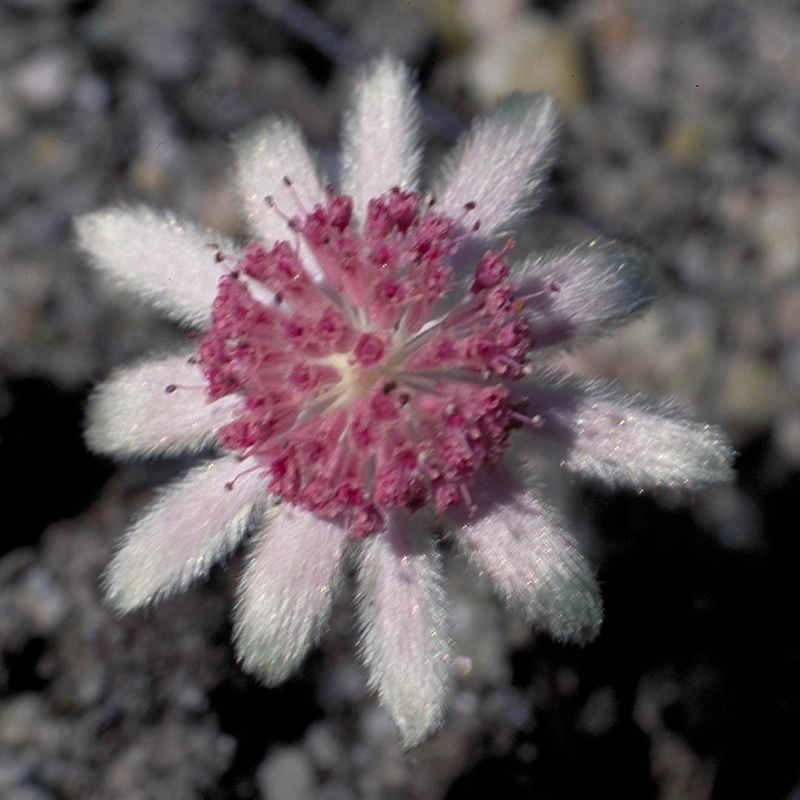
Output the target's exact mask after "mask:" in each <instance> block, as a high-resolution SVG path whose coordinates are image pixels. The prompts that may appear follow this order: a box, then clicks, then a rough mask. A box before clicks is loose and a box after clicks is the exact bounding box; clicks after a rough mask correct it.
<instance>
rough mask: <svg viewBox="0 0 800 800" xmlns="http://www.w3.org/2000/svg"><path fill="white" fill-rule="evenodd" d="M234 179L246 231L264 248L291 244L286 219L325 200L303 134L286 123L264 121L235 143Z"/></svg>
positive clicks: (291, 235) (279, 120) (274, 120)
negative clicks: (272, 203)
mask: <svg viewBox="0 0 800 800" xmlns="http://www.w3.org/2000/svg"><path fill="white" fill-rule="evenodd" d="M236 177H237V182H238V187H239V192H240V195H241V200H242V203H243V206H244V212H245V216H246V218H247V223H248V226H249V228H250V230H251V231H252V233H253V234H254V235H255V236H258V237H260V238H261V239H263V241H264V242H265V243H266V244H273V243H274V242H277V241H282V240H286V239H288V240H290V241H293V240H294V234H293V233H292V231H291V230H290V229H289V226H288V224H287V220H286V216H287V215H288V216H289V217H294V216H295V215H298V214H300V215H304V214H305V213H307V212H310V211H312V210H313V208H314V206H315V205H316V204H317V203H322V202H324V200H325V192H324V189H323V186H322V183H321V182H320V178H319V172H318V169H317V165H316V163H315V161H314V159H313V157H312V156H311V154H310V153H309V150H308V148H307V147H306V143H305V140H304V138H303V135H302V133H301V132H300V130H299V128H298V127H297V126H296V125H295V124H294V123H292V122H289V121H287V120H283V119H271V120H268V121H267V122H265V123H263V124H262V125H261V126H260V127H259V128H257V129H255V130H254V131H253V132H251V133H250V134H249V135H246V136H245V137H244V138H243V139H242V140H241V141H239V143H238V144H237V146H236ZM286 178H288V179H289V181H290V182H291V185H290V186H289V185H287V184H286V181H285V179H286ZM267 196H270V197H272V198H273V202H274V206H272V207H271V206H270V205H269V204H268V203H267V202H266V201H265V199H264V198H265V197H267ZM306 264H308V261H307V260H306Z"/></svg>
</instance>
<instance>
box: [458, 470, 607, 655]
mask: <svg viewBox="0 0 800 800" xmlns="http://www.w3.org/2000/svg"><path fill="white" fill-rule="evenodd" d="M471 493H472V499H473V501H474V502H475V503H476V505H477V507H478V512H477V516H476V517H475V518H474V519H470V520H466V521H463V522H462V525H461V527H460V529H459V530H458V531H457V532H456V534H455V539H456V542H457V543H458V544H459V545H460V546H461V548H462V549H463V551H464V552H465V553H466V554H467V555H468V557H469V559H470V561H471V562H472V563H473V564H474V565H475V566H476V567H477V568H478V570H479V571H480V572H482V573H484V574H485V575H486V576H487V577H488V578H489V579H490V580H491V582H492V584H493V585H494V587H495V589H496V591H497V593H498V594H499V595H500V597H501V598H502V599H503V600H504V601H505V602H506V603H507V604H508V605H509V606H511V607H513V608H516V609H519V610H521V611H522V613H524V614H525V617H526V619H527V620H528V622H530V623H531V624H532V625H536V626H538V627H542V628H544V629H545V630H547V631H548V632H549V633H550V634H551V635H552V636H553V637H555V638H556V639H559V640H570V641H577V642H585V641H589V640H591V639H592V638H594V636H596V635H597V633H598V631H599V629H600V624H601V622H602V620H603V606H602V601H601V599H600V591H599V589H598V586H597V582H596V581H595V579H594V576H593V575H592V570H591V568H590V567H589V565H588V564H587V562H586V560H585V559H584V558H583V556H582V555H581V554H580V552H579V551H578V549H577V547H576V545H575V540H574V538H573V537H572V536H571V535H570V534H569V533H567V531H566V528H565V524H564V520H563V519H562V518H561V517H560V515H558V514H557V513H556V512H555V511H553V510H552V509H551V508H548V507H547V506H546V505H545V504H544V503H543V502H542V500H541V498H540V497H539V496H538V495H537V494H536V493H535V492H534V491H532V490H530V489H523V488H521V487H518V486H515V485H514V484H513V483H512V481H511V479H510V477H509V476H506V475H502V477H501V475H500V474H496V475H495V476H491V477H490V476H487V477H486V478H484V479H482V480H481V482H479V484H477V485H476V487H475V488H474V490H472V491H471Z"/></svg>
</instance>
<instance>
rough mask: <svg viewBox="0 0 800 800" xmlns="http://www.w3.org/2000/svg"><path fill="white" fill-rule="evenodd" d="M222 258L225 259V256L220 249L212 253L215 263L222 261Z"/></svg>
mask: <svg viewBox="0 0 800 800" xmlns="http://www.w3.org/2000/svg"><path fill="white" fill-rule="evenodd" d="M224 260H225V256H224V255H222V250H217V252H216V253H214V261H216V262H217V264H219V262H220V261H224Z"/></svg>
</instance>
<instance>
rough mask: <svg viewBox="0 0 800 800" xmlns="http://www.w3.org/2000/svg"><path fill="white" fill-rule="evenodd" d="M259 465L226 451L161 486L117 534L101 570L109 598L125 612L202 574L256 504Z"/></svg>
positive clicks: (233, 541)
mask: <svg viewBox="0 0 800 800" xmlns="http://www.w3.org/2000/svg"><path fill="white" fill-rule="evenodd" d="M260 472H261V470H260V468H258V467H257V465H255V464H254V463H251V462H249V461H247V460H245V461H239V460H238V459H237V458H235V457H233V456H230V457H226V458H221V459H218V460H217V461H212V462H210V463H208V464H204V465H203V466H200V467H196V468H195V469H193V470H191V471H190V472H189V473H188V474H187V475H186V476H185V477H183V478H181V479H179V480H177V481H175V482H174V483H172V484H171V485H169V486H167V487H166V488H165V489H163V490H162V491H161V492H160V493H159V496H158V498H157V499H156V501H155V502H154V503H153V504H152V505H151V506H150V507H149V508H148V509H147V511H145V513H144V514H143V515H142V516H141V517H139V519H138V520H137V521H136V522H135V523H134V524H133V525H132V526H131V527H130V529H129V530H128V532H127V533H126V534H125V536H124V537H123V539H122V542H121V544H120V546H119V548H118V550H117V553H116V555H115V556H114V559H113V561H112V562H111V564H110V565H109V568H108V570H107V571H106V574H105V576H104V583H105V589H106V596H107V598H108V600H109V602H110V603H111V605H112V606H114V607H115V608H116V609H117V610H119V611H130V610H132V609H134V608H138V607H140V606H144V605H148V604H150V603H153V602H156V601H158V600H161V599H163V598H165V597H167V596H168V595H170V594H172V593H173V592H179V591H182V590H183V589H185V588H186V587H187V586H188V585H189V584H190V583H191V582H192V581H194V580H196V579H197V578H200V577H203V576H204V575H206V574H207V573H208V571H209V570H210V569H211V567H212V566H213V565H214V564H216V563H217V562H218V561H220V560H222V559H223V558H225V556H227V555H228V554H229V553H230V551H231V550H233V548H234V547H236V545H237V544H238V543H239V541H240V540H241V538H242V537H243V536H244V534H245V532H246V530H247V528H248V526H249V525H250V523H251V522H252V521H253V520H254V518H255V515H256V514H258V512H259V511H260V510H261V508H262V507H263V504H264V501H265V500H266V494H264V481H263V478H262V477H261V476H260ZM231 484H232V485H231ZM259 495H261V497H259Z"/></svg>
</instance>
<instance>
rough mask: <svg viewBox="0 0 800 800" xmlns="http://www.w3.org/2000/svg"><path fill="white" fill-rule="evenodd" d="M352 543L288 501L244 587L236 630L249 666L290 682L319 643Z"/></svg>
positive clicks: (253, 559) (259, 546)
mask: <svg viewBox="0 0 800 800" xmlns="http://www.w3.org/2000/svg"><path fill="white" fill-rule="evenodd" d="M347 543H348V535H347V532H346V531H345V530H344V529H343V528H342V527H341V526H340V525H336V524H334V523H331V522H328V521H326V520H323V519H320V518H319V517H317V516H315V515H314V514H312V513H310V512H308V511H302V510H299V509H295V508H292V507H289V506H282V507H281V508H280V510H278V511H277V512H276V513H275V514H274V516H273V517H272V518H271V519H270V520H268V521H267V522H266V523H265V525H264V531H263V533H262V534H261V536H260V537H259V539H258V540H257V541H256V542H255V545H254V547H253V550H252V552H251V555H250V558H249V561H248V563H247V567H246V568H245V571H244V575H243V576H242V582H241V585H240V593H239V601H238V604H237V607H236V621H235V628H234V631H235V633H234V635H235V640H236V651H237V654H238V657H239V658H240V659H241V661H242V666H243V667H244V668H245V669H246V670H248V671H249V672H253V673H254V674H256V675H257V676H258V677H259V678H260V679H261V680H263V681H264V682H265V683H267V684H268V685H271V686H274V685H276V684H279V683H281V682H283V681H284V680H286V678H288V677H289V675H290V674H291V673H292V672H293V671H294V670H295V669H296V668H297V666H298V665H299V664H300V662H301V661H302V659H303V657H304V656H305V654H306V652H307V651H308V649H309V648H310V647H312V646H313V645H314V644H315V643H316V642H317V640H318V638H319V636H320V634H321V633H322V631H323V629H324V627H325V625H326V623H327V621H328V616H329V613H330V608H331V599H332V597H333V593H334V588H335V586H336V584H337V577H338V575H339V572H340V565H341V561H342V556H343V554H344V552H345V548H346V547H347Z"/></svg>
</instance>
